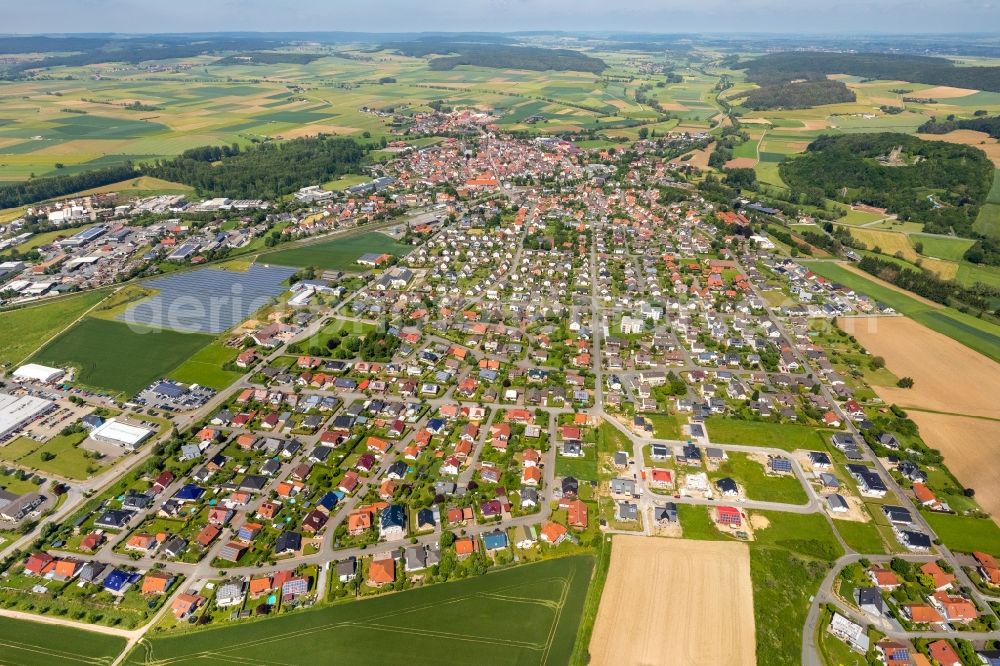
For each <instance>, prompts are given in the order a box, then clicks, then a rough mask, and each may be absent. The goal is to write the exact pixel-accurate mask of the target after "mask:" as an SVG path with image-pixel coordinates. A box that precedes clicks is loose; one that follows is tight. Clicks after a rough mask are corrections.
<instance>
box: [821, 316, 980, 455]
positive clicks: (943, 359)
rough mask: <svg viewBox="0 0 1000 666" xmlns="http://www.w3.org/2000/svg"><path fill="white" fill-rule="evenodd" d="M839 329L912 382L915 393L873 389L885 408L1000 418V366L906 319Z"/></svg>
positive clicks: (846, 322)
mask: <svg viewBox="0 0 1000 666" xmlns="http://www.w3.org/2000/svg"><path fill="white" fill-rule="evenodd" d="M837 323H838V325H839V326H840V327H841V328H843V329H844V330H845V331H847V332H848V333H850V334H851V335H853V336H854V337H855V338H857V340H858V342H859V343H860V344H861V346H863V347H864V348H865V349H867V350H868V351H869V352H871V353H872V354H873V355H875V356H881V357H883V358H884V359H885V363H886V367H887V368H888V369H889V370H891V371H892V373H893V374H895V375H896V376H897V377H912V378H913V381H914V385H913V388H911V389H901V388H896V387H895V386H892V387H887V386H874V387H873V388H874V389H875V392H876V393H878V395H879V397H880V398H882V399H883V400H885V401H886V402H887V403H896V404H898V405H900V406H903V407H917V408H923V409H930V410H934V411H938V412H948V413H951V414H968V415H974V416H986V417H992V418H1000V401H998V399H997V396H1000V363H997V362H996V361H993V360H991V359H989V358H987V357H985V356H983V355H982V354H979V353H977V352H975V351H973V350H971V349H969V348H968V347H966V346H965V345H963V344H961V343H959V342H956V341H955V340H952V339H951V338H949V337H947V336H944V335H941V334H940V333H937V332H935V331H932V330H931V329H929V328H927V327H925V326H921V325H920V324H918V323H917V322H915V321H913V320H912V319H909V318H906V317H878V318H872V317H851V318H841V319H838V320H837ZM925 439H926V437H925ZM927 443H928V444H930V445H931V446H932V447H935V444H931V442H929V441H928V442H927ZM936 448H941V449H942V451H943V450H944V447H940V446H936ZM945 458H946V461H947V464H948V466H949V467H951V461H950V460H947V454H946V455H945Z"/></svg>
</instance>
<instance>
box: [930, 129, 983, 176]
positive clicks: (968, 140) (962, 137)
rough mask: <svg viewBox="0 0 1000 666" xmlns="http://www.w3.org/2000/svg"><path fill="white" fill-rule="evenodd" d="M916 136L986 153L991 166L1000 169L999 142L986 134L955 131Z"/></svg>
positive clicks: (971, 131) (973, 131) (972, 131)
mask: <svg viewBox="0 0 1000 666" xmlns="http://www.w3.org/2000/svg"><path fill="white" fill-rule="evenodd" d="M917 136H918V137H920V138H921V139H924V140H925V141H948V142H949V143H960V144H962V145H964V146H973V147H975V148H978V149H979V150H981V151H983V152H984V153H986V157H988V158H990V160H991V161H992V162H993V166H995V167H997V168H1000V142H998V141H997V140H996V139H994V138H993V137H991V136H990V135H989V134H987V133H986V132H976V131H975V130H955V131H953V132H948V133H947V134H917Z"/></svg>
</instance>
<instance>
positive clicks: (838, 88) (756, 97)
mask: <svg viewBox="0 0 1000 666" xmlns="http://www.w3.org/2000/svg"><path fill="white" fill-rule="evenodd" d="M856 99H857V96H856V95H855V94H854V91H853V90H851V89H850V88H848V87H847V86H846V85H844V83H843V82H842V81H831V80H830V79H822V80H819V81H797V82H795V83H782V84H778V85H773V86H764V87H762V88H756V89H754V90H751V91H749V93H748V94H747V97H746V100H745V101H744V102H743V106H745V107H746V108H748V109H753V110H755V111H764V110H768V109H808V108H810V107H813V106H819V105H821V104H842V103H844V102H853V101H855V100H856Z"/></svg>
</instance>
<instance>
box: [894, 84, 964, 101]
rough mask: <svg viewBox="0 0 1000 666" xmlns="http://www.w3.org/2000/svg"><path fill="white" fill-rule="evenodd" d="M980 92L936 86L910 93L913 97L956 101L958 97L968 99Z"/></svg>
mask: <svg viewBox="0 0 1000 666" xmlns="http://www.w3.org/2000/svg"><path fill="white" fill-rule="evenodd" d="M977 92H979V91H978V90H973V89H972V88H953V87H952V86H936V87H934V88H927V89H926V90H915V91H914V92H912V93H910V96H911V97H929V98H931V99H954V98H956V97H968V96H969V95H975V94H976V93H977Z"/></svg>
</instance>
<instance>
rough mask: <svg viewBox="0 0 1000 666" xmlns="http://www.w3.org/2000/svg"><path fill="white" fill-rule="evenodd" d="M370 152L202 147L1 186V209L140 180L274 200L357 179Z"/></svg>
mask: <svg viewBox="0 0 1000 666" xmlns="http://www.w3.org/2000/svg"><path fill="white" fill-rule="evenodd" d="M368 150H369V147H367V146H362V145H361V144H359V143H357V142H356V141H354V140H353V139H346V138H338V137H332V136H317V137H307V138H301V139H292V140H290V141H286V142H284V143H280V144H278V143H262V144H257V145H254V146H251V147H249V148H240V147H239V146H238V145H235V144H234V145H231V146H203V147H201V148H192V149H190V150H187V151H185V152H184V153H182V154H181V155H180V156H179V157H175V158H173V159H169V160H158V161H156V162H153V163H151V164H143V165H139V166H135V165H133V164H131V163H126V164H124V165H121V166H114V167H106V168H102V169H94V170H93V171H85V172H83V173H79V174H74V175H66V176H52V177H50V178H34V179H31V180H27V181H24V182H21V183H14V184H11V185H4V186H0V208H13V207H15V206H25V205H29V204H33V203H38V202H39V201H45V200H46V199H52V198H55V197H61V196H66V195H68V194H73V193H75V192H80V191H82V190H88V189H91V188H94V187H101V186H103V185H110V184H111V183H118V182H121V181H123V180H128V179H130V178H135V177H136V176H139V175H147V176H154V177H156V178H162V179H164V180H169V181H173V182H175V183H184V184H185V185H190V186H192V187H194V188H195V189H196V190H197V191H198V193H199V194H201V195H203V196H220V197H222V196H224V197H231V198H235V199H275V198H277V197H280V196H282V195H284V194H289V193H290V192H294V191H296V190H297V189H299V188H301V187H305V186H306V185H315V184H317V183H325V182H326V181H328V180H331V179H333V178H334V177H336V176H340V175H343V174H345V173H357V172H358V170H359V169H360V167H361V166H362V163H363V161H364V158H365V156H366V154H367V153H368Z"/></svg>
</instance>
